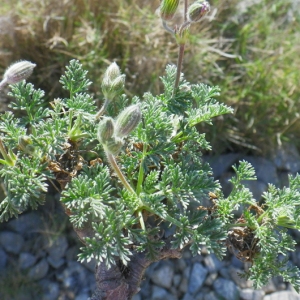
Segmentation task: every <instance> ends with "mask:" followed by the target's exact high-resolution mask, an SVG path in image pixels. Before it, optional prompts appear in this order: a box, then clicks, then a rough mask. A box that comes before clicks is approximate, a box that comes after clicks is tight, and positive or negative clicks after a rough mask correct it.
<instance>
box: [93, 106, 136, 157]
mask: <svg viewBox="0 0 300 300" xmlns="http://www.w3.org/2000/svg"><path fill="white" fill-rule="evenodd" d="M140 120H141V109H140V106H139V105H138V104H134V105H131V106H129V107H127V108H125V109H124V110H123V111H122V112H121V113H120V115H119V116H118V117H117V118H116V120H114V119H113V118H111V117H104V118H103V119H102V120H101V121H100V123H99V125H98V131H97V138H98V140H99V142H100V143H101V144H102V145H103V147H104V149H105V150H106V151H107V152H109V153H111V154H113V155H117V154H118V153H119V152H120V150H121V148H122V146H123V144H124V141H123V138H124V137H126V136H127V135H128V134H129V133H130V132H132V131H133V130H134V129H135V128H136V127H137V125H138V124H139V122H140Z"/></svg>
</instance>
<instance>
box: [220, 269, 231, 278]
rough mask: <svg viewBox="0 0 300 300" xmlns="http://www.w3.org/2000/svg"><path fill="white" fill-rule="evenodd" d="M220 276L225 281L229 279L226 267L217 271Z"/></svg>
mask: <svg viewBox="0 0 300 300" xmlns="http://www.w3.org/2000/svg"><path fill="white" fill-rule="evenodd" d="M219 273H220V275H221V276H222V277H223V278H225V279H231V276H230V273H229V270H228V268H227V267H224V268H221V269H220V271H219Z"/></svg>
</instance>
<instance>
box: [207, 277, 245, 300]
mask: <svg viewBox="0 0 300 300" xmlns="http://www.w3.org/2000/svg"><path fill="white" fill-rule="evenodd" d="M213 287H214V290H215V292H216V293H217V294H218V295H219V296H221V297H223V298H224V300H238V299H239V291H238V289H237V287H236V285H235V284H234V283H233V282H232V281H231V280H227V279H223V278H218V279H217V280H216V281H215V282H214V284H213Z"/></svg>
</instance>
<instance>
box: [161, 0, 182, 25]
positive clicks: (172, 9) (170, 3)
mask: <svg viewBox="0 0 300 300" xmlns="http://www.w3.org/2000/svg"><path fill="white" fill-rule="evenodd" d="M178 4H179V0H162V2H161V4H160V7H159V12H160V17H161V18H162V19H163V20H164V21H168V20H171V19H172V18H173V17H174V15H175V13H176V10H177V8H178Z"/></svg>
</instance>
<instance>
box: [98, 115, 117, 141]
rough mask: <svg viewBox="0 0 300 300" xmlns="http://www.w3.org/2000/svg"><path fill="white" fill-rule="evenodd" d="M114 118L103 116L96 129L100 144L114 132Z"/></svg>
mask: <svg viewBox="0 0 300 300" xmlns="http://www.w3.org/2000/svg"><path fill="white" fill-rule="evenodd" d="M114 129H115V126H114V120H113V119H112V118H110V117H106V118H103V119H102V120H101V121H100V123H99V125H98V131H97V138H98V140H99V142H100V143H101V144H105V143H106V142H107V141H108V140H109V139H111V137H112V136H113V134H114Z"/></svg>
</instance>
